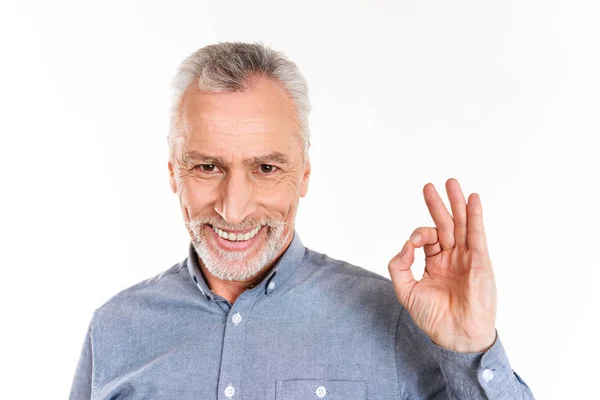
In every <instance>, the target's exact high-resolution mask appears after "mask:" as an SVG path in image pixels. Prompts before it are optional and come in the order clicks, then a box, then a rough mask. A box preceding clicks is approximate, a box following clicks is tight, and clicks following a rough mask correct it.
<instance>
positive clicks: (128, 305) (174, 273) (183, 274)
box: [92, 259, 191, 325]
mask: <svg viewBox="0 0 600 400" xmlns="http://www.w3.org/2000/svg"><path fill="white" fill-rule="evenodd" d="M186 262H187V259H186V260H184V261H182V262H179V263H177V264H175V265H173V266H172V267H171V268H169V269H167V270H165V271H163V272H161V273H159V274H158V275H155V276H153V277H151V278H148V279H145V280H143V281H141V282H138V283H136V284H135V285H132V286H130V287H128V288H126V289H124V290H122V291H120V292H119V293H117V294H115V295H114V296H112V297H111V298H110V299H109V300H107V301H106V302H105V303H104V304H102V305H101V306H100V307H99V308H98V309H96V311H95V312H94V315H93V317H92V325H96V324H97V323H98V322H101V321H103V320H106V319H107V318H114V317H115V316H116V315H127V314H130V313H131V312H132V311H139V310H140V309H141V308H143V307H147V306H149V305H152V304H153V305H156V304H157V303H159V302H163V301H168V300H169V299H170V298H171V297H173V296H177V295H179V294H180V293H181V292H182V291H185V288H186V287H187V286H191V282H190V281H191V279H190V277H189V274H188V272H187V268H186V266H187V263H186Z"/></svg>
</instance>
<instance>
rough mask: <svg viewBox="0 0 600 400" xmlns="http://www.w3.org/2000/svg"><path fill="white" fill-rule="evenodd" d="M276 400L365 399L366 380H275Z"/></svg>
mask: <svg viewBox="0 0 600 400" xmlns="http://www.w3.org/2000/svg"><path fill="white" fill-rule="evenodd" d="M275 387H276V390H275V399H276V400H313V399H314V400H319V399H324V400H366V399H367V382H363V381H327V380H318V379H314V380H313V379H289V380H285V381H276V382H275Z"/></svg>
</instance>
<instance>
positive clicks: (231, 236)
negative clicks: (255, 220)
mask: <svg viewBox="0 0 600 400" xmlns="http://www.w3.org/2000/svg"><path fill="white" fill-rule="evenodd" d="M210 227H211V228H212V230H213V231H215V233H216V234H217V235H219V237H221V238H223V239H225V240H228V241H230V242H245V241H247V240H250V239H252V238H253V237H254V236H256V234H257V233H258V231H260V228H261V226H260V225H259V226H257V227H256V228H254V229H252V230H251V231H248V232H245V233H236V232H228V231H225V230H223V229H220V228H217V227H214V226H212V225H210Z"/></svg>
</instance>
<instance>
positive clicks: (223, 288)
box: [199, 261, 276, 304]
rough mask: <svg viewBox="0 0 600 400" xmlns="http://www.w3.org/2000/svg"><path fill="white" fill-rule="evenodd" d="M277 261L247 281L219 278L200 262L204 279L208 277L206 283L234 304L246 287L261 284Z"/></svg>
mask: <svg viewBox="0 0 600 400" xmlns="http://www.w3.org/2000/svg"><path fill="white" fill-rule="evenodd" d="M275 262H276V261H275ZM275 262H272V263H270V264H269V265H267V266H266V267H265V268H263V269H262V270H261V271H260V272H259V273H258V274H256V275H255V276H253V277H252V278H250V279H247V280H245V281H226V280H222V279H219V278H217V277H216V276H214V275H212V274H211V273H210V272H208V270H207V269H206V267H205V266H204V264H203V263H202V262H200V263H199V264H200V269H201V270H202V274H203V275H204V279H206V284H207V285H208V287H209V288H210V290H212V292H213V293H215V294H218V295H219V296H221V297H223V298H224V299H225V300H227V301H228V302H229V303H230V304H233V303H235V301H236V300H237V298H238V297H239V296H240V295H241V294H242V293H243V292H244V291H245V290H246V289H251V288H253V287H254V286H256V285H257V284H259V283H260V282H261V281H262V280H263V279H264V278H265V276H267V275H268V274H269V272H270V271H271V269H273V267H274V266H275Z"/></svg>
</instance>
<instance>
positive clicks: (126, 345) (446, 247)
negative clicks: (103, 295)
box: [71, 43, 533, 400]
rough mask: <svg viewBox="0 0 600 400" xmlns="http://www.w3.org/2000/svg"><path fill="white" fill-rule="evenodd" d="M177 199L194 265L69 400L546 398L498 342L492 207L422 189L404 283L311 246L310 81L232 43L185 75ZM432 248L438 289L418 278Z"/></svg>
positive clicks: (94, 345)
mask: <svg viewBox="0 0 600 400" xmlns="http://www.w3.org/2000/svg"><path fill="white" fill-rule="evenodd" d="M174 87H175V90H176V93H175V94H176V95H175V101H174V105H173V108H172V115H171V116H172V119H171V132H170V135H169V138H168V139H169V140H168V142H169V146H170V159H169V163H168V166H169V173H170V184H171V189H172V190H173V192H174V193H176V194H177V195H178V197H179V201H180V204H181V210H182V213H183V219H184V221H185V224H186V227H187V229H188V231H189V234H190V237H191V245H190V247H189V256H188V257H187V258H186V259H185V260H184V261H182V262H180V263H178V264H176V265H174V266H173V267H172V268H170V269H169V270H167V271H165V272H163V273H161V274H160V275H158V276H156V277H154V278H152V279H149V280H147V281H144V282H141V283H139V284H137V285H135V286H133V287H131V288H129V289H127V290H125V291H123V292H121V293H119V294H118V295H116V296H115V297H113V298H112V299H111V300H109V301H108V302H107V303H106V304H104V305H103V306H102V307H100V308H99V309H98V310H96V312H95V313H94V316H93V318H92V321H91V324H90V328H89V332H88V335H87V337H86V340H85V343H84V347H83V351H82V355H81V359H80V361H79V364H78V367H77V371H76V375H75V380H74V383H73V387H72V390H71V399H90V398H93V399H181V400H187V399H203V400H204V399H216V398H218V399H278V400H282V399H285V400H288V399H318V398H326V399H330V400H334V399H344V400H353V399H381V400H384V399H385V400H389V399H487V398H489V399H532V398H533V396H532V394H531V391H530V390H529V388H528V387H527V385H526V384H525V383H524V382H523V381H522V380H521V379H520V377H519V376H518V375H517V374H515V373H514V372H513V371H512V369H511V366H510V363H509V361H508V358H507V357H506V354H505V352H504V350H503V347H502V344H501V342H500V339H499V338H498V336H497V334H496V329H495V316H496V290H495V282H494V275H493V271H492V266H491V262H490V259H489V257H488V252H487V245H486V239H485V234H484V230H483V222H482V208H481V203H480V200H479V197H478V195H477V194H472V195H471V196H469V198H468V202H467V201H466V200H465V198H464V196H463V194H462V191H461V189H460V186H459V184H458V182H457V181H456V180H454V179H450V180H448V182H447V184H446V190H447V193H448V196H449V199H450V203H451V208H452V214H450V213H449V211H448V210H447V209H446V207H445V206H444V204H443V202H442V200H441V198H440V196H439V195H438V194H437V192H436V190H435V188H434V187H433V185H431V184H428V185H426V186H425V188H424V197H425V202H426V204H427V207H428V208H429V211H430V213H431V215H432V217H433V220H434V222H435V224H436V227H422V228H418V229H416V230H415V231H414V233H413V234H412V236H411V238H410V240H409V241H407V242H406V243H405V245H404V248H403V249H402V251H401V252H400V253H399V254H398V255H397V256H395V257H394V258H393V259H392V260H391V262H390V264H389V271H390V275H391V278H392V281H391V282H390V280H388V279H385V278H383V277H381V276H379V275H377V274H374V273H371V272H368V271H366V270H364V269H361V268H358V267H355V266H352V265H349V264H348V263H345V262H342V261H337V260H333V259H331V258H329V257H327V256H325V255H323V254H319V253H317V252H315V251H312V250H310V249H307V248H305V247H304V246H303V245H302V243H301V242H300V238H299V236H298V235H297V234H296V233H295V231H294V220H295V216H296V210H297V207H298V202H299V198H300V197H304V196H305V195H306V193H307V190H308V181H309V177H310V172H311V167H310V160H309V157H308V147H309V135H308V112H309V108H310V106H309V101H308V97H307V89H306V83H305V81H304V79H303V77H302V76H301V74H300V73H299V71H298V70H297V68H296V66H295V65H294V64H293V63H292V62H290V61H288V60H287V59H285V58H284V57H283V56H282V55H281V54H280V53H277V52H274V51H273V50H271V49H268V48H265V47H263V46H262V45H259V44H244V43H221V44H218V45H213V46H207V47H205V48H202V49H200V50H198V51H197V52H196V53H194V54H192V55H191V56H190V57H189V58H188V59H186V60H185V61H184V62H183V63H182V65H181V66H180V68H179V70H178V73H177V75H176V78H175V82H174ZM421 247H423V248H424V251H425V255H426V268H425V274H424V277H423V278H422V279H421V280H420V281H416V280H414V278H413V275H412V273H411V271H410V267H411V265H412V263H413V261H414V252H415V248H421Z"/></svg>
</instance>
